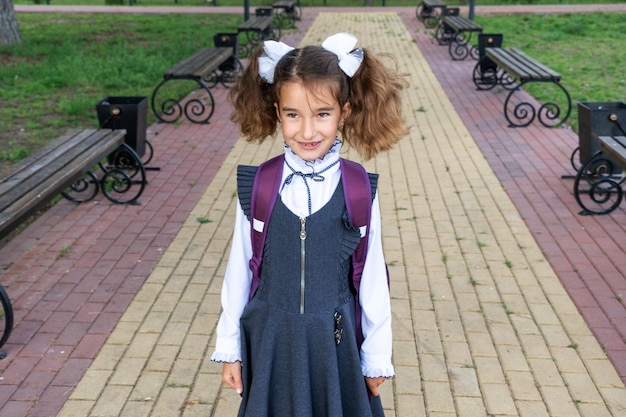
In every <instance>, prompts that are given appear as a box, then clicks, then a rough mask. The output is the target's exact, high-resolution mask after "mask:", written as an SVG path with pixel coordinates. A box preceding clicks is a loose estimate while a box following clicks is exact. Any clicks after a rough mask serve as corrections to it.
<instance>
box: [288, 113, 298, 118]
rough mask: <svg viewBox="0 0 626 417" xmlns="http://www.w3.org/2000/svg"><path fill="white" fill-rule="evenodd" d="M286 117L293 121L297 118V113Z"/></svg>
mask: <svg viewBox="0 0 626 417" xmlns="http://www.w3.org/2000/svg"><path fill="white" fill-rule="evenodd" d="M287 117H288V118H290V119H295V118H296V117H298V114H297V113H287Z"/></svg>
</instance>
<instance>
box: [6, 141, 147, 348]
mask: <svg viewBox="0 0 626 417" xmlns="http://www.w3.org/2000/svg"><path fill="white" fill-rule="evenodd" d="M125 134H126V131H125V130H122V129H120V130H111V129H98V130H96V129H86V130H71V131H68V132H67V133H65V134H64V135H62V136H60V137H59V138H57V139H56V140H54V141H53V142H52V143H50V144H49V145H47V146H45V147H44V148H42V149H40V150H39V151H37V152H35V153H33V154H31V155H30V156H28V157H26V158H24V159H22V160H21V161H19V162H18V163H16V164H15V165H12V166H11V167H9V168H8V169H6V170H5V171H3V172H2V176H1V177H0V239H4V238H6V237H7V236H9V235H10V234H11V233H13V232H14V231H15V230H17V228H18V226H19V225H20V224H22V223H23V222H24V221H26V220H27V219H28V218H29V217H31V216H32V215H34V214H35V213H36V212H37V211H38V210H40V209H42V208H43V207H44V206H45V205H46V204H47V203H49V202H50V201H51V200H52V199H53V198H54V197H56V196H58V195H59V194H61V195H63V196H64V197H66V198H67V199H69V200H72V201H75V202H83V201H87V200H90V199H92V198H93V197H94V196H95V195H96V194H97V192H98V191H99V190H102V192H103V193H104V195H105V196H106V197H107V198H108V199H109V200H111V201H113V202H115V203H137V198H139V196H140V195H141V193H142V192H143V189H144V186H145V184H146V181H145V170H144V169H143V165H142V162H141V159H140V158H139V156H138V155H137V154H136V153H135V151H134V150H133V149H132V148H131V147H130V146H128V145H127V144H126V143H125V142H124V140H125ZM107 156H108V159H109V162H110V164H112V166H110V165H109V164H106V165H105V164H103V162H102V161H103V160H104V159H106V158H107ZM96 165H99V166H100V167H101V168H102V176H101V177H100V178H98V176H97V174H96V173H94V171H92V168H93V167H94V166H96ZM138 177H139V178H140V181H137V180H136V178H138ZM137 183H139V189H138V190H137V191H136V192H135V189H132V188H133V186H134V185H135V184H137ZM131 189H132V190H131ZM126 192H131V195H130V197H129V198H121V195H122V194H124V193H126ZM0 304H1V307H2V313H1V314H2V315H1V316H0V320H1V321H2V325H1V326H0V328H1V327H2V326H3V328H2V337H0V348H1V347H2V346H3V345H4V344H5V343H6V341H7V340H8V338H9V335H10V333H11V330H12V326H13V308H12V306H11V301H10V299H9V297H8V295H7V293H6V291H5V290H4V288H3V287H2V286H1V285H0ZM4 356H5V353H4V352H0V358H2V357H4Z"/></svg>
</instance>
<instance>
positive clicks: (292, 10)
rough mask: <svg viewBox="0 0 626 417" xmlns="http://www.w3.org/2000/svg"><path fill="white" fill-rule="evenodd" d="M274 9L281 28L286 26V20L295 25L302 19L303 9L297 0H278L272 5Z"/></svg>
mask: <svg viewBox="0 0 626 417" xmlns="http://www.w3.org/2000/svg"><path fill="white" fill-rule="evenodd" d="M272 9H275V10H276V13H275V14H274V16H276V17H277V18H278V19H277V22H278V25H279V27H283V26H286V25H285V23H284V22H283V21H284V20H285V19H286V20H288V21H290V22H291V23H294V22H295V21H297V20H300V18H301V17H302V8H301V7H300V4H298V2H297V1H296V0H278V1H276V2H274V3H273V4H272Z"/></svg>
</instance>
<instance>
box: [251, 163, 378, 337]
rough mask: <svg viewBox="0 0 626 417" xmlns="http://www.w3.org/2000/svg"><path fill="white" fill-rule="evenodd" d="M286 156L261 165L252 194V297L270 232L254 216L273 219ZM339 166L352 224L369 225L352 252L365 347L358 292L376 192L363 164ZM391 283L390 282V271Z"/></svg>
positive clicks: (358, 324)
mask: <svg viewBox="0 0 626 417" xmlns="http://www.w3.org/2000/svg"><path fill="white" fill-rule="evenodd" d="M284 158H285V157H284V155H278V156H276V157H274V158H272V159H270V160H269V161H266V162H264V163H263V164H261V165H259V168H258V169H257V173H256V176H255V178H254V184H253V186H252V197H251V201H250V233H251V237H252V259H250V270H251V271H252V285H251V287H250V298H249V299H250V300H251V299H252V297H253V296H254V294H255V293H256V290H257V289H258V288H259V283H260V276H261V262H262V261H263V246H264V244H265V236H266V234H267V227H263V231H262V232H259V231H257V230H255V228H254V226H253V223H254V219H258V220H260V221H262V222H264V224H268V222H269V219H270V215H271V214H272V210H273V208H274V204H275V203H276V198H277V197H278V191H279V188H280V185H281V180H282V172H283V165H284V160H285V159H284ZM339 166H340V169H341V182H342V184H343V191H344V196H345V197H344V198H345V200H346V208H347V211H348V217H349V219H350V223H351V224H352V225H353V226H354V227H356V228H359V229H360V230H362V228H363V227H365V234H364V235H362V236H361V240H360V241H359V244H358V245H357V247H356V249H355V251H354V253H353V254H352V268H351V270H350V273H351V278H352V283H353V285H354V289H355V290H356V330H357V331H356V335H357V343H358V345H359V346H361V344H362V343H363V333H362V330H361V306H360V304H359V295H358V294H359V287H360V284H361V275H362V274H363V266H364V265H365V256H366V254H367V242H368V237H369V226H370V218H371V213H372V199H373V195H372V188H371V184H370V178H369V175H368V174H367V172H366V171H365V169H364V168H363V167H362V166H361V165H360V164H357V163H356V162H353V161H349V160H347V159H344V158H340V159H339ZM387 284H389V275H388V274H387Z"/></svg>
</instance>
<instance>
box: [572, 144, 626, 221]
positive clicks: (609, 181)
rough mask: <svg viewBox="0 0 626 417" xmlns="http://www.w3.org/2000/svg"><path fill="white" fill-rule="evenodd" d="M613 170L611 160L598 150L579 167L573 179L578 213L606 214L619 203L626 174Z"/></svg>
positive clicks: (585, 214)
mask: <svg viewBox="0 0 626 417" xmlns="http://www.w3.org/2000/svg"><path fill="white" fill-rule="evenodd" d="M614 172H615V166H614V165H613V162H612V161H611V160H609V159H607V158H606V157H605V156H604V155H603V154H602V152H600V151H598V152H596V153H595V154H594V155H593V156H592V157H591V158H589V160H588V161H587V162H585V163H584V164H583V165H582V166H581V167H580V169H579V170H578V173H577V174H576V178H575V180H574V198H575V199H576V202H577V203H578V205H579V206H580V207H581V208H582V211H580V212H579V213H578V214H580V215H583V216H587V215H592V214H608V213H610V212H612V211H613V210H615V209H616V208H617V207H618V206H619V205H620V203H621V202H622V198H623V196H624V191H623V189H622V185H623V183H624V181H625V180H626V176H624V174H614Z"/></svg>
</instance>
